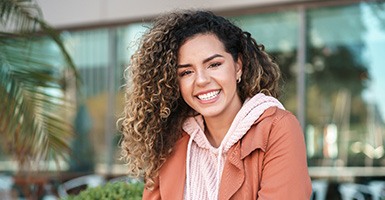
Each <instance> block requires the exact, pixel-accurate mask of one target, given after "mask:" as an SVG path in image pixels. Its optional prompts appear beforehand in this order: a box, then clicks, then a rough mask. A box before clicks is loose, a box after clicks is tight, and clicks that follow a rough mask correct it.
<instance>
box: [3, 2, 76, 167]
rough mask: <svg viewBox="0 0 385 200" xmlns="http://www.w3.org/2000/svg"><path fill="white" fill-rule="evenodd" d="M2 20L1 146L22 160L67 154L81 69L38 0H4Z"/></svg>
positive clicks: (22, 162)
mask: <svg viewBox="0 0 385 200" xmlns="http://www.w3.org/2000/svg"><path fill="white" fill-rule="evenodd" d="M0 20H1V21H0V135H1V137H2V138H3V140H1V141H2V142H4V144H2V145H1V146H2V147H5V148H4V149H3V150H5V151H6V152H8V153H10V154H11V155H13V156H14V157H15V158H16V159H17V161H19V163H20V164H21V165H24V164H26V163H29V161H41V160H49V159H52V158H53V159H55V160H56V159H59V158H65V157H66V155H67V154H68V153H69V142H70V139H71V136H72V132H73V131H72V127H71V120H70V115H71V111H72V112H73V109H74V107H73V106H71V105H73V104H71V102H70V101H69V99H68V97H67V96H68V95H65V93H66V90H67V89H68V88H67V85H68V84H70V83H71V81H72V82H74V83H75V84H74V85H75V86H77V85H78V81H77V80H78V74H77V71H76V68H75V66H74V64H73V62H72V60H71V58H70V56H69V54H68V53H67V51H66V49H65V47H64V45H63V43H62V41H61V39H60V35H59V34H57V33H56V32H55V31H54V29H52V28H51V27H49V26H48V25H47V24H46V23H45V22H44V20H43V19H42V17H41V12H40V10H39V7H38V6H37V5H36V4H35V3H34V2H33V1H30V0H1V2H0ZM68 77H72V80H71V78H68Z"/></svg>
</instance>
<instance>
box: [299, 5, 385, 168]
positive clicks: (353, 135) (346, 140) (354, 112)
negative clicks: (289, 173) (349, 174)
mask: <svg viewBox="0 0 385 200" xmlns="http://www.w3.org/2000/svg"><path fill="white" fill-rule="evenodd" d="M373 11H374V10H373V5H370V4H355V5H351V6H344V7H332V8H329V7H328V8H317V9H312V10H309V11H308V13H307V14H308V33H307V34H308V38H307V40H308V41H307V42H308V47H307V62H308V64H307V66H306V75H307V79H306V81H307V83H306V94H307V95H306V101H307V103H306V110H307V112H306V116H307V117H306V140H307V148H308V157H309V165H310V166H383V165H384V164H385V162H384V161H385V159H384V148H383V144H384V134H385V126H384V117H385V116H384V115H385V104H384V102H385V101H384V98H385V93H384V86H385V81H384V79H383V78H381V77H380V76H381V75H382V74H384V73H385V67H384V63H385V57H384V55H382V54H383V52H385V29H384V22H383V21H381V20H380V18H379V17H378V16H376V14H375V12H373Z"/></svg>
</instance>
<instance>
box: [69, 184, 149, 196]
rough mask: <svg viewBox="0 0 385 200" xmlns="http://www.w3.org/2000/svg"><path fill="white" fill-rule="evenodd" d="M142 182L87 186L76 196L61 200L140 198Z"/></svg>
mask: <svg viewBox="0 0 385 200" xmlns="http://www.w3.org/2000/svg"><path fill="white" fill-rule="evenodd" d="M143 187H144V184H143V183H142V182H137V183H125V182H115V183H107V184H106V185H103V186H98V187H94V188H87V189H86V190H84V191H82V192H80V193H79V194H78V195H76V196H68V197H66V198H64V199H63V200H123V199H124V200H126V199H130V200H140V199H142V195H143Z"/></svg>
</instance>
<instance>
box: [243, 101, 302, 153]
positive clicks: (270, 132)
mask: <svg viewBox="0 0 385 200" xmlns="http://www.w3.org/2000/svg"><path fill="white" fill-rule="evenodd" d="M292 132H298V133H302V130H301V126H300V124H299V122H298V120H297V118H296V117H295V116H294V115H293V114H292V113H291V112H290V111H287V110H283V109H280V108H278V107H270V108H268V109H267V110H266V111H265V112H264V113H263V114H262V115H261V117H260V118H259V119H258V120H256V121H255V123H254V124H253V126H251V128H250V129H249V131H248V132H247V134H246V135H245V136H244V137H243V139H242V152H243V153H244V154H243V156H242V157H245V156H247V155H248V154H249V153H251V152H252V151H254V150H256V149H260V150H262V151H264V152H266V150H267V148H268V146H269V144H271V142H272V140H275V139H276V138H282V136H284V135H289V136H290V134H291V133H292Z"/></svg>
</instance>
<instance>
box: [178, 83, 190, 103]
mask: <svg viewBox="0 0 385 200" xmlns="http://www.w3.org/2000/svg"><path fill="white" fill-rule="evenodd" d="M178 85H179V92H180V95H181V96H182V98H183V100H184V101H186V98H187V95H188V93H189V91H188V87H187V85H186V83H185V82H184V81H178Z"/></svg>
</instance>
